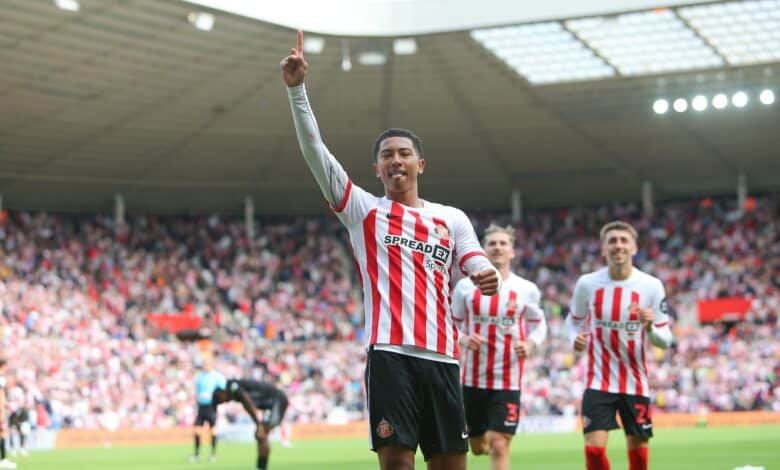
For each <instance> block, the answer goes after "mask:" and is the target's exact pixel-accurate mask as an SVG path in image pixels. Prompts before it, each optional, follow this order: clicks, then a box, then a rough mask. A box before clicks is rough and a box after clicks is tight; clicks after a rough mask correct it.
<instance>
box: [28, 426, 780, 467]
mask: <svg viewBox="0 0 780 470" xmlns="http://www.w3.org/2000/svg"><path fill="white" fill-rule="evenodd" d="M293 438H294V436H293ZM206 449H208V447H206ZM650 449H651V450H650V466H651V468H654V469H663V470H678V469H679V470H689V469H702V470H720V469H724V470H726V469H728V470H732V469H733V468H735V467H739V466H743V465H748V464H750V465H754V466H763V467H765V468H766V469H767V470H772V469H780V425H774V426H754V427H718V428H705V429H693V428H687V429H679V428H676V429H658V430H656V437H655V438H654V439H653V440H652V441H651V447H650ZM190 451H191V447H190V446H164V447H163V446H148V447H136V448H115V449H104V448H101V449H68V450H56V451H50V452H37V453H33V454H32V455H30V456H28V457H18V458H15V459H14V460H15V461H16V462H17V463H18V464H19V467H18V468H19V470H44V469H57V470H108V469H119V470H121V469H139V470H163V469H165V470H197V469H202V470H211V469H213V470H239V469H253V468H254V459H255V457H254V456H255V448H254V446H252V445H248V444H247V445H241V444H224V445H220V447H219V449H218V460H217V462H215V463H210V462H208V460H207V459H202V460H201V461H200V462H197V463H189V462H187V460H186V458H187V455H188V454H189V453H190ZM608 453H609V458H610V461H611V463H612V468H614V469H625V468H628V463H627V458H626V452H625V440H624V439H623V435H622V433H621V431H613V432H611V433H610V445H609V449H608ZM417 462H418V464H417V468H421V469H424V468H425V464H424V462H423V460H422V457H421V456H420V454H419V452H418V460H417ZM269 467H270V468H271V469H273V470H282V469H286V470H303V469H306V470H309V469H333V470H352V469H373V468H377V464H376V456H375V455H374V453H373V452H370V451H368V450H367V441H366V440H365V439H348V440H319V441H297V442H295V441H294V442H293V446H292V447H290V448H284V447H281V446H280V445H278V444H274V445H273V448H272V454H271V460H270V464H269ZM489 467H490V466H489V460H488V458H487V457H479V458H477V457H474V456H471V455H469V462H468V468H469V469H488V468H489ZM512 468H518V469H523V470H533V469H538V470H564V469H584V468H585V465H584V458H583V451H582V437H581V436H580V435H579V434H532V435H519V436H517V437H516V438H515V440H514V441H513V443H512Z"/></svg>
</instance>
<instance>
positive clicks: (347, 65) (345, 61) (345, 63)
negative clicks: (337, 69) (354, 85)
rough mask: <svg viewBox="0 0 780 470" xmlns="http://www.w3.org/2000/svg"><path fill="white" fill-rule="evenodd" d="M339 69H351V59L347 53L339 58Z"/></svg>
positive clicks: (346, 70) (347, 70)
mask: <svg viewBox="0 0 780 470" xmlns="http://www.w3.org/2000/svg"><path fill="white" fill-rule="evenodd" d="M341 70H343V71H345V72H349V71H350V70H352V60H351V59H350V58H349V55H345V56H344V57H343V58H342V59H341Z"/></svg>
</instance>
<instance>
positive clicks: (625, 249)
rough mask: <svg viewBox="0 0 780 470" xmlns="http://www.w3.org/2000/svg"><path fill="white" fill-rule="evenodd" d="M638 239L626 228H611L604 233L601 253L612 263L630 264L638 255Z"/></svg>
mask: <svg viewBox="0 0 780 470" xmlns="http://www.w3.org/2000/svg"><path fill="white" fill-rule="evenodd" d="M636 251H637V246H636V240H634V237H633V236H632V235H631V233H630V232H627V231H625V230H610V231H609V232H607V233H606V234H605V235H604V241H603V242H602V244H601V254H602V255H604V257H605V258H607V263H608V264H610V265H623V264H630V263H631V259H632V258H633V257H634V255H636Z"/></svg>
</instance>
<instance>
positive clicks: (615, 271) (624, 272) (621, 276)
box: [609, 263, 634, 281]
mask: <svg viewBox="0 0 780 470" xmlns="http://www.w3.org/2000/svg"><path fill="white" fill-rule="evenodd" d="M633 269H634V266H633V265H632V264H631V263H627V264H613V265H610V266H609V278H610V279H612V280H613V281H625V280H626V279H628V278H629V277H631V271H632V270H633Z"/></svg>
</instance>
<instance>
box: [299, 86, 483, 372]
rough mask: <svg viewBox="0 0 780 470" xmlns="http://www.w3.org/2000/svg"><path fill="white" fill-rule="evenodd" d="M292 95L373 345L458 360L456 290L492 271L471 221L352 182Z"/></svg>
mask: <svg viewBox="0 0 780 470" xmlns="http://www.w3.org/2000/svg"><path fill="white" fill-rule="evenodd" d="M287 90H288V96H289V98H290V107H291V109H292V113H293V120H294V122H295V130H296V133H297V136H298V143H299V144H300V146H301V151H302V152H303V157H304V159H305V160H306V163H307V164H308V165H309V168H310V169H311V171H312V173H313V174H314V178H315V180H316V181H317V183H318V184H319V186H320V189H321V190H322V193H323V195H324V196H325V199H326V200H327V201H328V203H329V204H330V205H331V208H332V209H333V211H334V212H335V213H336V215H337V216H338V218H339V220H341V222H342V223H343V224H344V225H345V226H346V227H347V230H349V236H350V241H351V243H352V250H353V253H354V256H355V261H356V263H357V269H358V273H359V275H360V278H361V283H362V285H363V305H364V308H365V316H366V328H365V337H366V340H367V342H368V344H369V345H377V346H376V347H377V349H384V350H388V351H393V352H397V353H400V354H407V355H411V356H416V357H422V358H426V359H433V360H439V361H445V362H452V363H457V359H456V358H457V356H458V331H457V329H456V327H455V324H454V321H453V318H452V309H451V304H450V290H451V287H452V286H453V285H454V283H455V282H456V281H457V279H459V278H460V277H461V274H462V275H467V274H468V273H472V272H476V271H482V270H485V269H495V268H493V265H492V264H491V263H490V261H489V260H488V259H487V256H486V255H485V252H484V251H483V250H482V247H481V246H480V244H479V240H477V235H476V233H474V228H473V227H472V225H471V222H470V221H469V219H468V217H467V216H466V214H464V213H463V211H461V210H459V209H456V208H454V207H449V206H444V205H441V204H436V203H432V202H428V201H422V200H421V203H422V207H417V208H413V207H408V206H404V205H403V204H400V203H398V202H394V201H391V200H389V199H387V198H386V197H377V196H374V195H373V194H370V193H368V192H366V191H365V190H363V189H362V188H360V187H358V186H356V185H353V184H352V181H351V180H350V179H349V177H348V176H347V173H346V172H345V171H344V169H343V168H342V167H341V165H340V164H339V162H338V161H337V160H336V158H335V157H334V156H333V155H332V154H331V153H330V151H329V150H328V148H327V147H326V146H325V144H324V142H323V141H322V138H321V136H320V134H319V129H318V127H317V123H316V121H315V120H314V115H313V113H312V110H311V107H310V106H309V102H308V98H307V96H306V89H305V87H304V85H299V86H297V87H288V89H287Z"/></svg>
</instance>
